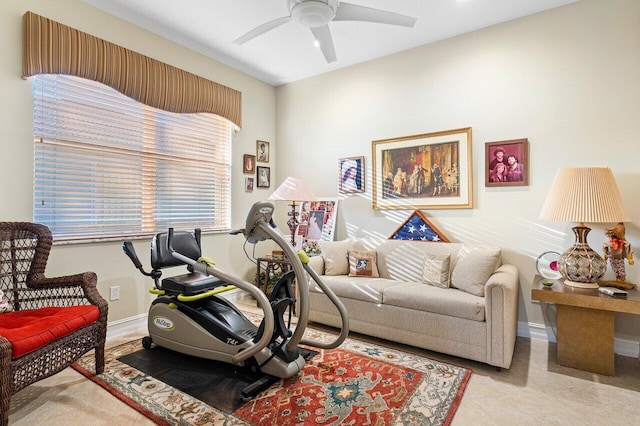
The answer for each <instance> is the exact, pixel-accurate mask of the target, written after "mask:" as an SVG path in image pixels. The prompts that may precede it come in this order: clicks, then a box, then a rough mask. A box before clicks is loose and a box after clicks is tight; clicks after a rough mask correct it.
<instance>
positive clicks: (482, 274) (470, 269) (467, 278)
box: [451, 246, 500, 297]
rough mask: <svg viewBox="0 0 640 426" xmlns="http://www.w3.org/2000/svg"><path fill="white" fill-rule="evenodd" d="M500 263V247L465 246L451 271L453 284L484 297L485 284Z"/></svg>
mask: <svg viewBox="0 0 640 426" xmlns="http://www.w3.org/2000/svg"><path fill="white" fill-rule="evenodd" d="M499 264H500V249H494V248H488V247H467V246H463V247H462V248H461V249H460V251H459V252H458V260H457V261H456V263H455V265H454V266H453V270H452V271H451V286H452V287H455V288H458V289H460V290H462V291H466V292H467V293H470V294H474V295H476V296H482V297H484V285H485V284H486V283H487V280H488V279H489V277H490V276H491V274H493V273H494V272H495V270H496V268H497V267H498V266H499Z"/></svg>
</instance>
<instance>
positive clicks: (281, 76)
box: [84, 0, 577, 86]
mask: <svg viewBox="0 0 640 426" xmlns="http://www.w3.org/2000/svg"><path fill="white" fill-rule="evenodd" d="M84 1H85V2H86V3H89V4H91V5H93V6H95V7H97V8H99V9H102V10H104V11H105V12H108V13H110V14H113V15H115V16H118V17H120V18H122V19H124V20H126V21H129V22H131V23H133V24H135V25H137V26H139V27H142V28H145V29H147V30H149V31H151V32H153V33H155V34H158V35H160V36H162V37H164V38H167V39H169V40H172V41H174V42H176V43H178V44H181V45H183V46H185V47H187V48H189V49H192V50H194V51H196V52H199V53H201V54H204V55H206V56H209V57H211V58H213V59H215V60H216V61H218V62H221V63H223V64H226V65H228V66H230V67H232V68H234V69H237V70H239V71H242V72H244V73H247V74H249V75H251V76H254V77H256V78H258V79H260V80H262V81H264V82H266V83H269V84H271V85H273V86H279V85H281V84H285V83H290V82H293V81H296V80H300V79H303V78H307V77H311V76H314V75H318V74H322V73H326V72H329V71H332V70H336V69H339V68H344V67H348V66H350V65H354V64H357V63H361V62H365V61H369V60H371V59H375V58H379V57H382V56H386V55H390V54H393V53H396V52H400V51H403V50H407V49H411V48H414V47H417V46H422V45H424V44H428V43H432V42H434V41H438V40H442V39H446V38H449V37H454V36H456V35H460V34H464V33H468V32H471V31H475V30H478V29H481V28H485V27H488V26H491V25H495V24H498V23H501V22H506V21H510V20H513V19H517V18H520V17H523V16H527V15H531V14H534V13H537V12H541V11H544V10H547V9H552V8H554V7H559V6H563V5H566V4H569V3H573V2H575V1H577V0H349V1H348V2H349V3H353V4H358V5H361V6H367V7H372V8H376V9H384V10H387V11H390V12H394V13H400V14H404V15H410V16H413V17H415V18H417V19H418V20H417V23H416V25H415V26H414V27H413V28H406V27H399V26H393V25H386V24H375V23H368V22H354V21H349V22H347V21H341V22H330V23H329V27H330V29H331V33H332V35H333V42H334V45H335V50H336V54H337V57H338V59H337V61H336V62H333V63H331V64H328V63H326V61H325V59H324V57H323V56H322V53H321V51H320V50H319V49H318V48H317V47H315V46H314V45H313V41H314V38H313V35H312V34H311V31H310V30H309V29H308V28H306V27H304V26H302V25H301V24H299V23H298V22H296V21H291V22H288V23H286V24H284V25H282V26H280V27H278V28H276V29H274V30H272V31H269V32H267V33H265V34H263V35H261V36H259V37H257V38H255V39H253V40H251V41H249V42H247V43H246V44H244V45H241V46H239V45H237V44H234V43H232V42H233V40H235V39H236V38H238V37H239V36H241V35H243V34H244V33H246V32H247V31H249V30H251V29H253V28H255V27H257V26H259V25H261V24H263V23H265V22H268V21H271V20H274V19H276V18H280V17H284V16H289V9H288V1H287V0H180V1H176V0H84Z"/></svg>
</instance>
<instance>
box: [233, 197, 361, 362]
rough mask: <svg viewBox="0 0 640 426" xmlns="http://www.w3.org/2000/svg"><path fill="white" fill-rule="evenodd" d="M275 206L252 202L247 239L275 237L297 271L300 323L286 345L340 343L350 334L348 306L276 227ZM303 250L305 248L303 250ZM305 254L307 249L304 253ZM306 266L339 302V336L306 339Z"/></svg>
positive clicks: (313, 276)
mask: <svg viewBox="0 0 640 426" xmlns="http://www.w3.org/2000/svg"><path fill="white" fill-rule="evenodd" d="M273 210H274V207H273V204H271V203H270V202H268V201H260V202H257V203H255V204H254V205H253V207H252V208H251V210H250V211H249V215H248V217H247V226H246V231H245V232H246V237H247V241H249V242H252V241H262V240H265V239H268V238H270V239H272V240H273V241H274V242H275V243H276V244H277V245H278V246H279V247H280V248H281V249H282V250H283V251H284V253H285V255H286V256H287V259H289V261H290V262H291V266H292V268H293V270H294V272H295V275H296V280H297V283H298V293H299V295H300V297H299V298H298V302H299V306H298V324H297V325H296V329H295V331H294V333H293V335H292V336H291V338H290V339H289V341H288V343H287V349H290V350H293V349H295V347H296V346H297V345H298V344H299V343H303V344H306V345H311V346H314V347H317V348H322V349H331V348H335V347H338V346H339V345H340V344H342V342H344V340H345V339H346V338H347V335H348V334H349V317H348V314H347V309H346V308H345V306H344V305H343V304H342V301H341V300H340V299H339V298H338V297H337V296H336V295H335V293H334V292H333V291H332V290H331V288H329V287H328V286H327V285H326V284H325V283H324V282H323V281H322V278H320V276H318V274H317V273H315V271H313V269H311V267H309V266H308V265H306V264H303V263H302V261H301V260H300V257H299V256H298V254H297V253H296V252H295V251H294V249H293V246H291V244H290V243H289V242H288V241H287V240H286V239H285V238H284V236H283V235H282V233H281V232H280V230H279V229H278V228H277V227H276V225H275V223H274V222H273V219H272V217H271V213H272V212H273ZM303 253H304V252H303ZM305 256H306V253H305ZM305 270H306V271H307V272H309V274H310V275H311V276H312V278H313V279H314V281H316V283H318V285H319V286H320V288H322V290H323V291H324V292H325V294H326V295H327V297H329V300H331V302H332V303H333V304H334V305H335V306H336V308H337V309H338V312H339V313H340V317H341V320H342V327H341V331H340V335H339V336H338V338H337V339H336V340H335V341H333V342H331V343H324V342H319V341H315V340H308V339H307V340H303V339H302V338H303V336H304V331H305V329H306V327H307V323H308V321H309V297H308V295H309V280H308V278H307V275H306V273H305Z"/></svg>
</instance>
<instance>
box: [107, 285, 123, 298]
mask: <svg viewBox="0 0 640 426" xmlns="http://www.w3.org/2000/svg"><path fill="white" fill-rule="evenodd" d="M109 290H111V294H110V297H109V300H118V299H120V286H119V285H117V286H115V287H110V288H109Z"/></svg>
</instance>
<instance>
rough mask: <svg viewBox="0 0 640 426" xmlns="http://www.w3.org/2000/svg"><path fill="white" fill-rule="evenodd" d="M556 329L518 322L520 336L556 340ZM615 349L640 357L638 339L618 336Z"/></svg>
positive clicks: (633, 356)
mask: <svg viewBox="0 0 640 426" xmlns="http://www.w3.org/2000/svg"><path fill="white" fill-rule="evenodd" d="M555 333H556V330H555V328H553V327H547V326H545V325H544V324H536V323H526V322H519V323H518V336H519V337H526V338H529V339H536V340H545V341H547V342H553V343H555V342H556V335H555ZM613 350H614V352H615V353H616V354H618V355H622V356H629V357H632V358H639V357H640V344H639V343H638V341H637V340H628V339H621V338H619V337H616V338H615V339H614V343H613Z"/></svg>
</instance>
